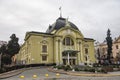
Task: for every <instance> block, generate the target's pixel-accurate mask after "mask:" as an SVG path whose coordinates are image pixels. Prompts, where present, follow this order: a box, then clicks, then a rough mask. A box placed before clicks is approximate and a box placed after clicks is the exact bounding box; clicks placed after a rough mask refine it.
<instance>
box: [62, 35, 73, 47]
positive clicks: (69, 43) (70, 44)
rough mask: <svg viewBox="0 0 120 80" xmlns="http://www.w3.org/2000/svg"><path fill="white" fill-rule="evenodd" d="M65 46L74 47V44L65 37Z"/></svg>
mask: <svg viewBox="0 0 120 80" xmlns="http://www.w3.org/2000/svg"><path fill="white" fill-rule="evenodd" d="M63 45H66V46H72V45H74V42H73V40H72V39H71V38H70V37H65V38H64V40H63Z"/></svg>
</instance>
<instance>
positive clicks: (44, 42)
mask: <svg viewBox="0 0 120 80" xmlns="http://www.w3.org/2000/svg"><path fill="white" fill-rule="evenodd" d="M40 43H42V44H47V43H48V41H46V40H42V41H41V42H40Z"/></svg>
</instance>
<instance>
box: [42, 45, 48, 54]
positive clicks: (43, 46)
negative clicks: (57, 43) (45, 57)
mask: <svg viewBox="0 0 120 80" xmlns="http://www.w3.org/2000/svg"><path fill="white" fill-rule="evenodd" d="M42 52H45V53H46V52H47V45H42Z"/></svg>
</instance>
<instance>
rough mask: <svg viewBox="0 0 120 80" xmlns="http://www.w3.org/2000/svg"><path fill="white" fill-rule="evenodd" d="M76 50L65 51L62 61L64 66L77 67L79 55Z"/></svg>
mask: <svg viewBox="0 0 120 80" xmlns="http://www.w3.org/2000/svg"><path fill="white" fill-rule="evenodd" d="M78 52H79V51H75V50H65V51H63V52H62V60H63V64H64V65H76V64H77V53H78Z"/></svg>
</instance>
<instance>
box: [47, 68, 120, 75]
mask: <svg viewBox="0 0 120 80" xmlns="http://www.w3.org/2000/svg"><path fill="white" fill-rule="evenodd" d="M48 71H50V72H54V73H61V74H67V75H72V76H86V77H113V76H120V74H100V73H91V74H90V73H89V74H88V73H77V72H66V71H60V70H53V69H51V68H48Z"/></svg>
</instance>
